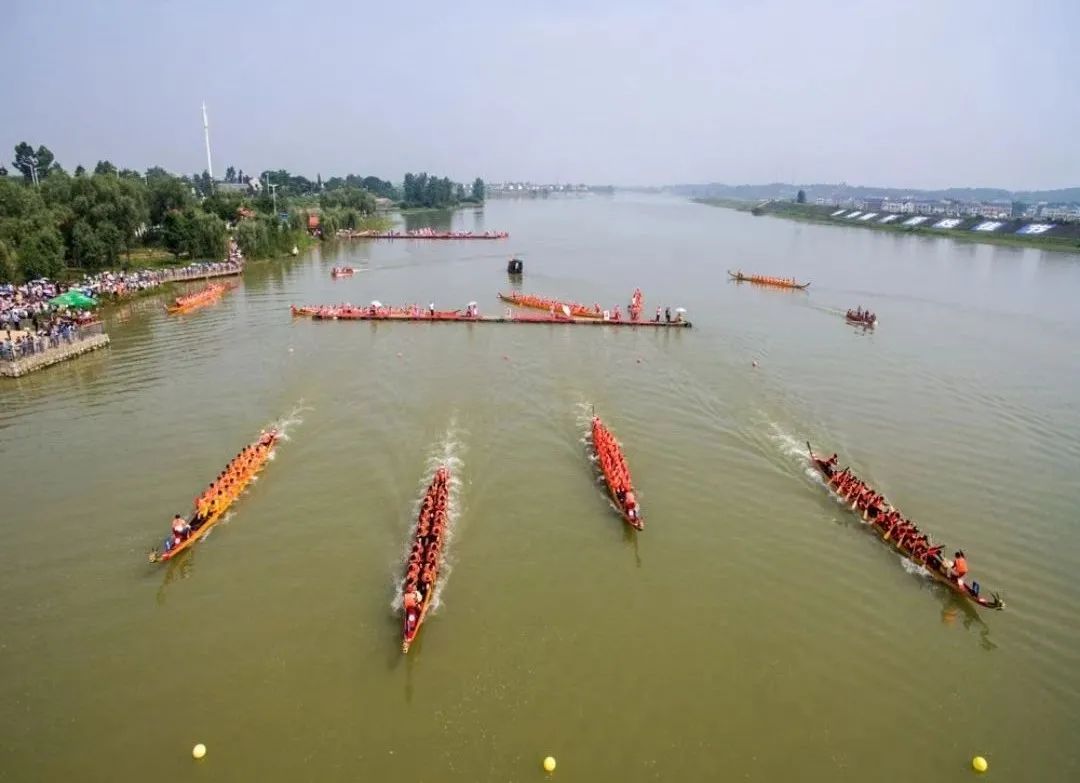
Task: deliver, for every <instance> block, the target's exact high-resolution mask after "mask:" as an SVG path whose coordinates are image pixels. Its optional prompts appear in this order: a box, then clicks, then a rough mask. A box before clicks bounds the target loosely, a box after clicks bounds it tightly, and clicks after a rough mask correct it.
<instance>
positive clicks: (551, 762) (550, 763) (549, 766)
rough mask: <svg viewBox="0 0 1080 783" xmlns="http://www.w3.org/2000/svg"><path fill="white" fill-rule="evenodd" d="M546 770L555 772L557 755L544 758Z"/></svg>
mask: <svg viewBox="0 0 1080 783" xmlns="http://www.w3.org/2000/svg"><path fill="white" fill-rule="evenodd" d="M544 771H546V772H554V771H555V757H554V756H548V757H547V758H546V759H544Z"/></svg>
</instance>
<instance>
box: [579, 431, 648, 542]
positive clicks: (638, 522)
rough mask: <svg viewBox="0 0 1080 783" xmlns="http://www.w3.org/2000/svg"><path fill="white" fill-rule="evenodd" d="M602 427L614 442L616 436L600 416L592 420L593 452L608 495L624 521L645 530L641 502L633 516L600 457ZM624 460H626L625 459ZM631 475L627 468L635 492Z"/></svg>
mask: <svg viewBox="0 0 1080 783" xmlns="http://www.w3.org/2000/svg"><path fill="white" fill-rule="evenodd" d="M601 428H603V429H604V431H605V432H606V433H607V435H608V436H609V437H611V440H612V442H614V440H615V438H614V436H613V435H611V432H610V431H609V430H607V428H606V427H604V424H603V423H602V422H601V421H600V419H599V418H594V419H593V422H592V441H593V452H594V454H595V456H596V464H597V466H598V467H599V468H600V475H601V476H602V477H603V479H604V486H605V487H606V488H607V492H608V497H610V498H611V502H612V503H614V504H615V510H616V511H618V512H619V516H621V517H622V520H623V522H625V523H626V524H628V525H629V526H630V527H632V528H633V529H634V530H644V529H645V521H644V520H643V519H642V518H641V506H640V504H639V505H638V513H637V515H636V516H631V515H630V511H629V509H627V507H626V504H625V503H624V502H623V501H621V500H619V495H618V493H617V492H616V489H615V483H614V479H613V476H612V475H611V474H610V473H609V472H608V471H607V470H605V469H604V464H603V461H602V460H601V459H600V451H599V449H597V447H596V442H597V436H598V434H599V432H600V430H601ZM615 447H616V449H618V444H616V446H615ZM619 454H620V456H621V455H622V452H621V450H620V451H619ZM624 461H625V459H624ZM629 475H630V471H629V469H627V479H628V481H629V490H630V491H631V492H633V491H634V482H633V479H630V478H629Z"/></svg>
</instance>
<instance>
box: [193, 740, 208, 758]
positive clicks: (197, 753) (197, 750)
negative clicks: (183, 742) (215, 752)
mask: <svg viewBox="0 0 1080 783" xmlns="http://www.w3.org/2000/svg"><path fill="white" fill-rule="evenodd" d="M205 755H206V746H205V745H203V744H202V743H201V742H200V743H199V744H198V745H196V746H195V747H194V748H192V749H191V757H192V758H196V759H201V758H202V757H203V756H205Z"/></svg>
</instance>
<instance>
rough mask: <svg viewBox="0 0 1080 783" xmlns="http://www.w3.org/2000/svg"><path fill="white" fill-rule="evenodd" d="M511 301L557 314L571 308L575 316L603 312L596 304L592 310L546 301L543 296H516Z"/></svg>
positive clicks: (557, 301)
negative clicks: (564, 308) (563, 309)
mask: <svg viewBox="0 0 1080 783" xmlns="http://www.w3.org/2000/svg"><path fill="white" fill-rule="evenodd" d="M510 299H511V300H512V301H513V302H514V303H516V304H520V305H528V306H530V307H539V308H543V309H545V310H550V311H551V312H553V313H554V312H555V311H556V310H562V308H563V307H569V308H570V312H571V313H572V314H573V315H594V316H595V315H600V313H601V312H602V310H601V309H600V305H599V304H594V305H593V306H592V309H591V310H590V309H589V308H588V307H587V306H586V305H583V304H578V303H577V302H560V301H559V300H558V299H545V298H544V297H542V296H532V295H530V294H514V295H513V296H511V297H510Z"/></svg>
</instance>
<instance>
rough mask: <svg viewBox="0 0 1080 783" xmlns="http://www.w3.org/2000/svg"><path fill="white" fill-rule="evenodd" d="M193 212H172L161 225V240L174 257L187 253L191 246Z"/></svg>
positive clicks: (188, 210) (187, 210) (167, 214)
mask: <svg viewBox="0 0 1080 783" xmlns="http://www.w3.org/2000/svg"><path fill="white" fill-rule="evenodd" d="M191 214H192V212H191V210H190V209H186V210H172V211H171V212H168V213H166V215H165V217H164V218H163V219H162V223H161V228H162V231H161V239H162V244H164V245H165V248H166V249H167V250H168V251H169V252H170V253H172V254H173V255H174V256H177V257H179V256H180V254H181V253H185V252H187V248H189V247H190V246H191V233H192V229H191Z"/></svg>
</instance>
